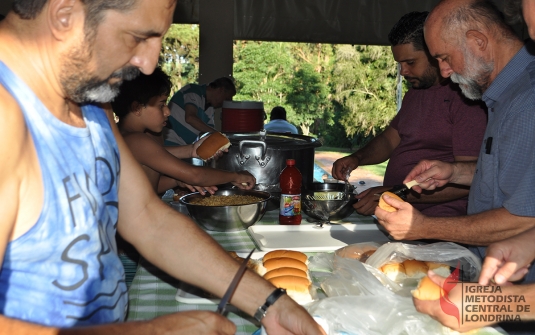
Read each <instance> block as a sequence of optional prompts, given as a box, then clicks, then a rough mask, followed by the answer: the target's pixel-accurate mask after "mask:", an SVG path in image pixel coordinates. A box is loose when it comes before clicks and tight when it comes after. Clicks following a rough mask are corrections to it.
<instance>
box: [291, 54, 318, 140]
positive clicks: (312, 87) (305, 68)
mask: <svg viewBox="0 0 535 335" xmlns="http://www.w3.org/2000/svg"><path fill="white" fill-rule="evenodd" d="M289 86H290V92H289V93H288V96H287V97H286V102H287V103H288V104H289V105H290V106H291V107H292V109H291V111H292V112H293V113H292V119H293V120H295V122H297V124H299V125H300V127H301V130H302V131H303V134H304V135H308V134H309V128H310V126H311V125H312V124H313V123H314V122H315V121H316V120H317V119H320V118H322V117H323V116H324V112H325V107H326V105H327V86H326V85H325V84H324V83H323V81H322V78H321V75H320V74H319V73H317V72H315V71H314V68H313V67H312V65H311V64H308V63H305V64H303V65H302V67H301V68H300V69H299V70H297V72H296V73H295V75H294V77H293V78H292V80H291V81H290V85H289Z"/></svg>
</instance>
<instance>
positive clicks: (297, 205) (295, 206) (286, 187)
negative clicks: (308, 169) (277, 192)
mask: <svg viewBox="0 0 535 335" xmlns="http://www.w3.org/2000/svg"><path fill="white" fill-rule="evenodd" d="M302 179H303V177H302V176H301V172H299V170H298V169H297V168H296V167H295V159H287V160H286V167H285V168H284V169H283V170H282V172H281V174H280V188H281V201H280V210H279V224H282V225H299V224H301V181H302Z"/></svg>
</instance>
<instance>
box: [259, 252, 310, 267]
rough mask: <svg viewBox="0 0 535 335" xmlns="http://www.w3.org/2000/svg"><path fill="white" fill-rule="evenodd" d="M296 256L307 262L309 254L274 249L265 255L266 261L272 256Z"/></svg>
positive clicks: (295, 257)
mask: <svg viewBox="0 0 535 335" xmlns="http://www.w3.org/2000/svg"><path fill="white" fill-rule="evenodd" d="M281 257H286V258H294V259H297V260H299V261H301V262H303V263H305V264H306V262H307V260H308V256H307V255H305V254H304V253H302V252H299V251H293V250H273V251H270V252H268V253H267V254H265V255H264V262H265V261H267V260H269V259H272V258H281Z"/></svg>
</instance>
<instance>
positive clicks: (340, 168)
mask: <svg viewBox="0 0 535 335" xmlns="http://www.w3.org/2000/svg"><path fill="white" fill-rule="evenodd" d="M428 14H429V12H411V13H408V14H405V15H403V16H402V17H401V18H400V19H399V20H398V22H397V23H396V24H395V25H394V27H392V29H391V30H390V33H389V34H388V39H389V41H390V44H391V45H392V53H393V55H394V59H395V60H396V61H397V62H398V63H399V64H400V67H401V71H400V73H401V75H403V76H404V77H405V79H406V80H407V81H408V82H409V83H410V85H411V88H410V89H409V91H408V92H407V93H406V94H405V96H404V97H403V103H402V105H401V109H400V110H399V112H398V114H397V115H396V117H395V118H394V119H393V120H392V122H391V123H390V125H389V126H388V127H386V129H385V130H384V131H383V132H382V133H381V134H379V135H378V136H376V137H375V138H374V139H372V140H371V141H370V142H369V143H368V144H367V145H365V146H364V147H363V148H361V149H359V150H358V151H356V152H354V153H353V154H351V155H349V156H347V157H343V158H341V159H339V160H337V161H336V162H334V165H333V171H332V174H333V176H334V177H335V178H338V179H346V174H348V173H349V172H350V171H351V170H353V169H356V168H357V167H358V166H362V165H370V164H379V163H382V162H384V161H386V160H387V159H389V162H388V165H387V167H386V172H385V177H384V182H383V186H379V187H374V188H369V189H367V190H365V191H364V192H361V193H360V194H359V195H358V196H357V198H358V199H359V201H358V202H357V203H355V205H354V207H355V209H356V211H357V212H358V213H360V214H363V215H372V214H373V213H374V211H375V207H376V206H377V204H378V200H379V197H378V196H376V195H375V194H376V193H380V192H383V191H386V190H388V189H391V188H392V187H393V186H394V185H399V184H401V182H402V181H403V179H404V178H405V176H406V175H407V173H409V171H410V170H411V169H412V168H413V167H414V166H415V165H416V164H417V163H418V162H419V161H420V160H422V159H425V158H431V157H432V158H433V159H439V160H443V161H447V162H459V161H475V160H476V159H477V154H478V152H479V148H480V146H481V142H482V140H483V133H484V132H485V126H486V123H487V118H486V113H485V109H484V107H482V106H481V105H482V104H481V103H475V102H473V101H472V102H471V101H470V100H468V99H466V98H464V97H463V96H462V94H461V91H460V89H459V87H458V86H457V84H454V83H452V82H451V80H449V79H444V78H442V77H441V76H440V73H439V72H440V71H439V68H438V64H437V61H436V60H435V59H433V58H432V57H431V55H429V52H428V50H427V46H426V45H425V41H424V32H423V26H424V22H425V19H426V17H427V15H428ZM467 199H468V187H465V186H458V185H447V186H445V187H442V188H441V189H439V190H435V191H432V192H427V193H426V194H419V193H416V192H413V193H410V194H408V195H407V201H409V202H410V203H412V204H414V206H415V207H416V208H417V209H419V210H421V211H422V212H423V213H425V214H427V215H431V216H458V215H465V214H466V206H467Z"/></svg>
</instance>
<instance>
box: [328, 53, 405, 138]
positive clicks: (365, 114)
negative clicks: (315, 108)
mask: <svg viewBox="0 0 535 335" xmlns="http://www.w3.org/2000/svg"><path fill="white" fill-rule="evenodd" d="M396 74H397V68H396V62H395V60H394V58H393V57H392V55H391V51H390V48H389V47H383V46H363V45H358V46H350V45H340V46H337V47H336V62H335V66H334V69H333V76H332V84H333V89H334V92H333V99H334V100H335V101H336V102H337V103H338V104H340V106H342V108H343V113H342V114H343V115H342V117H341V119H340V123H341V124H342V125H343V126H344V128H345V131H346V134H347V135H348V136H353V135H357V136H359V137H360V138H362V137H364V138H365V137H368V136H369V135H372V136H373V135H376V134H377V133H378V132H380V131H382V130H384V128H386V126H387V125H388V124H389V123H390V121H391V120H392V118H393V117H394V116H395V114H396V112H397V110H396V100H395V90H396V83H395V81H396Z"/></svg>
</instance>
